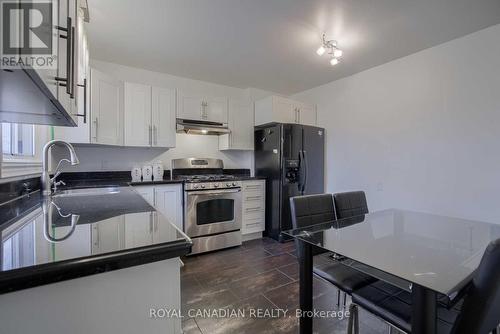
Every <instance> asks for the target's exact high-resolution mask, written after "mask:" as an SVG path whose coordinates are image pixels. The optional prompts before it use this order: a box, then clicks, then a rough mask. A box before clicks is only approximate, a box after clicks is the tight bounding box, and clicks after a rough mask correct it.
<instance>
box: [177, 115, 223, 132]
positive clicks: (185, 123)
mask: <svg viewBox="0 0 500 334" xmlns="http://www.w3.org/2000/svg"><path fill="white" fill-rule="evenodd" d="M177 132H180V133H188V134H195V135H216V136H220V135H225V134H228V133H230V132H231V131H230V130H229V129H228V128H227V125H226V124H224V123H217V122H209V121H199V120H190V119H180V118H177Z"/></svg>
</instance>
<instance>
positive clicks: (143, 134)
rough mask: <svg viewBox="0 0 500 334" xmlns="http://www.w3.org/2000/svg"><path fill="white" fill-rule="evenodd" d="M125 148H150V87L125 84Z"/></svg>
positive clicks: (151, 134)
mask: <svg viewBox="0 0 500 334" xmlns="http://www.w3.org/2000/svg"><path fill="white" fill-rule="evenodd" d="M124 110H125V112H124V118H125V134H124V135H125V146H151V143H152V138H153V126H152V124H151V86H147V85H141V84H135V83H130V82H125V105H124Z"/></svg>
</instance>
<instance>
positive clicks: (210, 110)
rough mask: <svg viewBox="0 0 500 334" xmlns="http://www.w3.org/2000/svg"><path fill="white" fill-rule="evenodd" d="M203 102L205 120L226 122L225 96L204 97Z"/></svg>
mask: <svg viewBox="0 0 500 334" xmlns="http://www.w3.org/2000/svg"><path fill="white" fill-rule="evenodd" d="M205 102H206V103H205V105H206V107H205V108H206V110H205V116H206V120H207V121H210V122H218V123H227V109H228V108H227V98H225V97H212V98H206V99H205Z"/></svg>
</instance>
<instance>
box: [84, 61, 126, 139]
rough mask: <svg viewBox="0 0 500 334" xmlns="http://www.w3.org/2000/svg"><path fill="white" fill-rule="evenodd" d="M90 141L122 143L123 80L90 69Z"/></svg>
mask: <svg viewBox="0 0 500 334" xmlns="http://www.w3.org/2000/svg"><path fill="white" fill-rule="evenodd" d="M91 92H92V93H91V95H92V98H91V106H92V107H91V109H92V115H91V142H92V143H96V144H105V145H123V81H120V80H117V79H115V78H113V77H111V76H109V75H106V74H104V73H102V72H99V71H97V70H94V69H92V71H91Z"/></svg>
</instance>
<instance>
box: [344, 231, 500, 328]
mask: <svg viewBox="0 0 500 334" xmlns="http://www.w3.org/2000/svg"><path fill="white" fill-rule="evenodd" d="M465 289H466V290H465V293H464V296H463V297H462V299H461V300H460V301H458V302H457V303H456V304H455V306H454V307H453V308H451V309H447V308H445V307H444V306H442V305H440V304H438V310H437V314H438V322H437V327H438V333H439V334H443V333H445V334H471V333H474V334H487V333H490V332H491V333H495V334H497V326H498V325H499V324H500V239H497V240H495V241H492V242H491V243H490V244H489V245H488V247H487V248H486V250H485V252H484V255H483V257H482V259H481V263H480V264H479V267H478V269H477V270H476V272H475V274H474V277H473V278H472V282H471V283H470V284H469V285H468V286H467V287H466V288H465ZM411 300H412V299H411V294H410V293H409V292H407V291H404V290H401V289H399V288H396V287H394V286H391V285H390V284H387V283H384V282H382V281H377V282H375V283H372V284H370V285H367V286H365V287H362V288H361V289H359V290H356V291H354V292H353V293H352V303H351V305H350V307H349V310H350V314H351V317H350V319H349V324H348V333H349V334H350V333H353V332H354V333H357V332H358V327H359V326H358V323H359V320H358V307H361V308H363V309H365V310H367V311H368V312H370V313H372V314H374V315H375V316H377V317H379V318H381V319H382V320H384V321H386V322H387V323H389V325H391V326H393V327H396V328H398V329H399V330H402V331H404V332H406V333H411V311H412V305H411V304H412V301H411Z"/></svg>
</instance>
